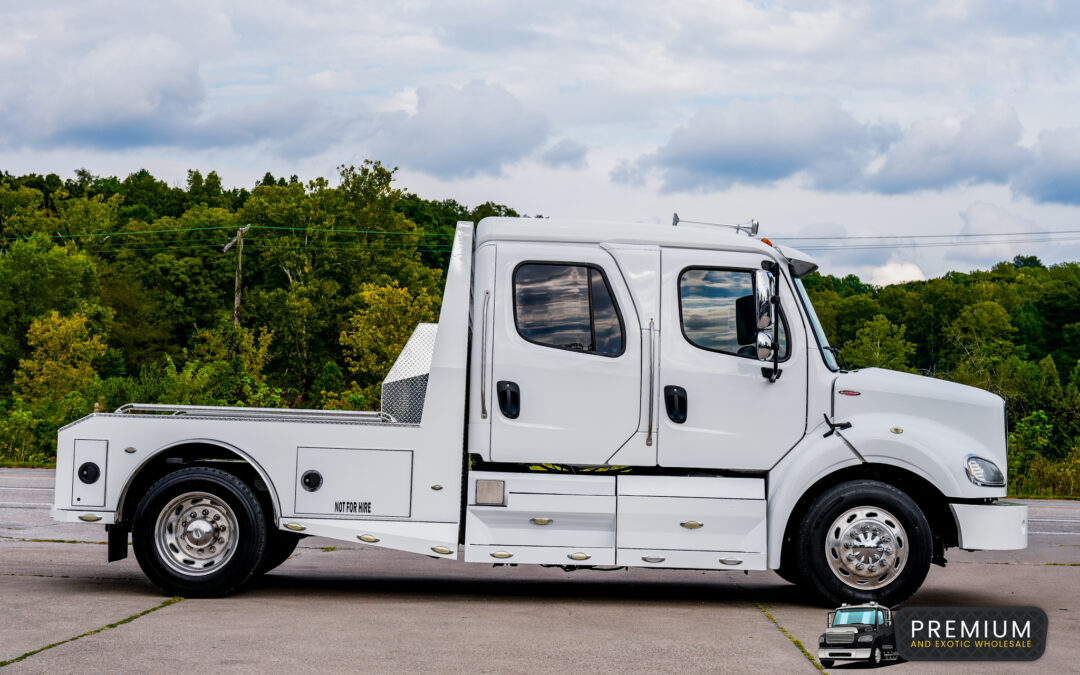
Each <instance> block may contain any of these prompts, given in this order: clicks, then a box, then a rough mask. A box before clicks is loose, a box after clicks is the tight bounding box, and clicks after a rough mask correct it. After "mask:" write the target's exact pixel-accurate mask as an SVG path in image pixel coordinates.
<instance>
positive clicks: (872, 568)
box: [866, 565, 877, 572]
mask: <svg viewBox="0 0 1080 675" xmlns="http://www.w3.org/2000/svg"><path fill="white" fill-rule="evenodd" d="M866 569H868V570H870V571H871V572H876V571H877V568H876V567H874V566H873V565H871V566H870V567H867V568H866Z"/></svg>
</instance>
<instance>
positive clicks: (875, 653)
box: [870, 645, 885, 668]
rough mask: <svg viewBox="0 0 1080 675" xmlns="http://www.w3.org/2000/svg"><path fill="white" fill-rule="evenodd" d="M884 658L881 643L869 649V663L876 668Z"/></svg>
mask: <svg viewBox="0 0 1080 675" xmlns="http://www.w3.org/2000/svg"><path fill="white" fill-rule="evenodd" d="M884 660H885V657H884V656H883V655H882V654H881V645H874V648H873V649H872V650H870V665H871V666H872V667H874V668H877V667H878V666H880V665H881V662H882V661H884Z"/></svg>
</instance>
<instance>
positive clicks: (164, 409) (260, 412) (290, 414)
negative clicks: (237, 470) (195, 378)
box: [113, 403, 394, 423]
mask: <svg viewBox="0 0 1080 675" xmlns="http://www.w3.org/2000/svg"><path fill="white" fill-rule="evenodd" d="M138 413H158V414H169V415H192V416H196V417H224V418H228V419H264V418H267V417H269V418H274V419H305V420H326V421H334V422H337V421H350V420H363V421H367V422H370V421H382V422H391V423H392V422H393V421H394V419H393V418H392V417H391V416H390V415H387V414H386V413H382V412H374V411H369V410H306V409H292V408H245V407H241V406H237V407H229V406H216V405H166V404H161V403H125V404H124V405H122V406H120V407H119V408H117V409H116V410H115V411H114V412H113V414H114V415H129V414H138Z"/></svg>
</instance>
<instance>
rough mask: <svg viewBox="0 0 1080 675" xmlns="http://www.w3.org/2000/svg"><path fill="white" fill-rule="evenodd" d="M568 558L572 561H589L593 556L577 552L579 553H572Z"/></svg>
mask: <svg viewBox="0 0 1080 675" xmlns="http://www.w3.org/2000/svg"><path fill="white" fill-rule="evenodd" d="M566 557H567V558H570V559H571V560H588V559H589V558H591V557H592V556H591V555H589V554H588V553H581V552H580V551H579V552H577V553H571V554H570V555H568V556H566Z"/></svg>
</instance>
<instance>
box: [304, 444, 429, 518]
mask: <svg viewBox="0 0 1080 675" xmlns="http://www.w3.org/2000/svg"><path fill="white" fill-rule="evenodd" d="M412 462H413V453H412V451H411V450H371V449H360V448H297V449H296V514H297V515H317V516H324V517H337V518H408V517H409V516H410V514H411V511H412Z"/></svg>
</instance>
